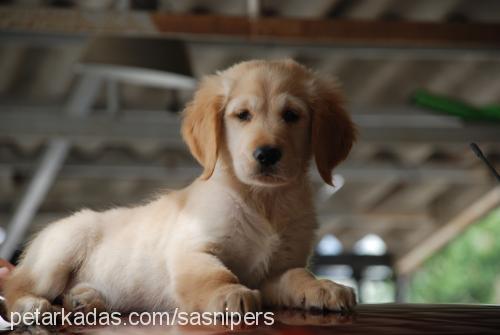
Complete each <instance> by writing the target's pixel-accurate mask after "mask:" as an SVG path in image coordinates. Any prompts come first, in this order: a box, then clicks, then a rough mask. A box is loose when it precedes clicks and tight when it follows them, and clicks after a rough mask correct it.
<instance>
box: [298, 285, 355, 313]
mask: <svg viewBox="0 0 500 335" xmlns="http://www.w3.org/2000/svg"><path fill="white" fill-rule="evenodd" d="M297 299H300V301H296V302H295V303H296V306H295V307H300V308H305V309H311V310H329V311H343V310H350V309H352V308H353V307H354V306H355V305H356V295H355V294H354V290H353V289H352V288H351V287H348V286H344V285H340V284H337V283H335V282H333V281H331V280H327V279H320V280H315V281H314V282H313V283H312V284H309V285H308V286H306V287H304V292H303V294H302V296H298V297H297Z"/></svg>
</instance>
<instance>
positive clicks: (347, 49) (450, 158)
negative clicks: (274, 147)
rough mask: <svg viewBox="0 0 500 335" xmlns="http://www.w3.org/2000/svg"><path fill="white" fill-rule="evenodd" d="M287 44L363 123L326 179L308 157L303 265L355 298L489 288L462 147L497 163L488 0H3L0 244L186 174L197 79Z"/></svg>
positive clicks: (495, 62) (488, 185)
mask: <svg viewBox="0 0 500 335" xmlns="http://www.w3.org/2000/svg"><path fill="white" fill-rule="evenodd" d="M285 57H291V58H293V59H295V60H297V61H299V62H301V63H303V64H305V65H307V66H309V67H311V68H313V69H315V70H317V71H318V72H319V73H322V74H324V75H332V76H336V77H337V78H338V79H339V81H340V82H341V83H342V86H343V88H344V90H345V93H346V96H347V98H348V107H349V110H350V111H351V113H352V116H353V118H354V120H355V122H356V123H357V124H358V126H359V129H360V139H359V141H358V143H357V144H356V146H355V148H354V150H353V152H352V154H351V156H350V157H349V159H348V160H347V161H346V162H345V163H344V164H342V165H341V166H340V167H339V168H338V169H337V170H336V171H335V176H334V182H335V187H329V186H327V185H324V184H323V183H321V181H320V179H319V178H318V177H317V176H316V175H315V172H314V171H311V174H312V176H313V180H314V187H315V191H316V202H317V208H318V217H319V221H320V223H321V227H320V230H319V234H318V244H317V247H316V250H315V255H314V257H313V258H312V260H311V269H312V270H313V271H314V272H315V273H317V274H318V275H319V276H322V277H327V278H332V279H335V280H339V281H342V282H345V283H348V284H350V285H353V286H354V287H355V288H356V290H357V291H358V295H359V298H360V300H361V301H362V302H391V301H400V302H405V301H406V302H429V303H431V302H472V303H500V241H499V236H500V190H499V187H498V182H497V181H496V179H495V177H494V175H493V174H492V172H491V171H489V170H488V168H487V166H486V165H485V164H484V163H483V162H482V161H481V160H480V159H479V158H478V157H476V155H475V154H474V153H473V151H472V150H471V149H470V148H469V143H470V142H476V143H478V144H479V146H480V147H481V149H482V150H483V152H484V154H485V155H486V156H487V157H488V158H489V160H490V162H491V164H492V165H493V166H495V167H496V168H497V169H498V168H500V122H499V120H500V1H496V0H489V1H487V0H441V1H434V0H412V1H409V0H408V1H396V0H350V1H349V0H309V1H299V0H291V1H264V0H261V1H259V0H221V1H194V0H189V1H173V0H171V1H168V0H102V1H97V0H92V1H90V0H89V1H84V0H0V226H1V229H0V242H1V244H0V256H1V257H3V258H7V259H11V260H13V261H15V259H16V257H17V255H19V252H20V250H22V245H23V243H24V242H25V241H26V239H27V238H29V236H30V235H31V234H32V233H34V232H36V231H37V230H39V229H40V228H41V227H43V226H44V225H45V224H47V223H49V222H51V221H53V220H56V219H58V218H61V217H63V216H66V215H69V214H70V213H72V212H73V211H76V210H78V209H80V208H82V207H89V208H92V209H96V210H103V209H106V208H109V207H112V206H119V205H130V204H133V203H134V202H139V201H142V200H143V199H145V198H148V197H150V196H152V195H154V194H157V193H158V192H160V191H162V190H165V189H169V188H179V187H183V186H185V185H187V184H188V183H189V182H190V181H191V180H193V179H194V178H195V177H196V176H197V175H198V174H199V173H200V171H201V169H200V167H199V166H198V165H197V164H196V162H195V161H194V159H193V158H192V157H191V156H190V154H189V153H188V151H187V148H186V146H185V145H184V144H183V143H182V140H181V138H180V135H179V112H180V111H181V110H182V108H183V106H184V104H185V103H186V102H187V101H188V100H189V99H190V97H191V96H192V94H193V92H194V89H195V87H196V81H197V79H199V78H200V77H202V76H203V75H205V74H210V73H213V72H215V71H217V70H220V69H224V68H226V67H228V66H230V65H232V64H233V63H235V62H239V61H242V60H248V59H255V58H262V59H277V58H285ZM138 233H139V234H140V228H138ZM68 238H70V237H68Z"/></svg>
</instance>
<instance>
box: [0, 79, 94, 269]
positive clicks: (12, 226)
mask: <svg viewBox="0 0 500 335" xmlns="http://www.w3.org/2000/svg"><path fill="white" fill-rule="evenodd" d="M100 84H101V79H100V78H98V77H95V76H89V75H85V74H84V75H83V77H82V78H81V79H80V81H79V83H78V86H77V87H76V89H75V90H74V91H73V94H72V96H71V97H70V99H69V100H68V103H67V105H66V107H65V109H66V113H68V114H69V115H72V116H74V117H83V116H85V115H86V114H88V112H89V111H90V107H91V106H92V103H93V102H94V100H95V97H96V95H97V93H98V91H99V88H100V86H101V85H100ZM70 145H71V144H70V142H69V141H68V140H66V139H61V138H58V139H52V140H50V142H49V144H48V146H47V149H46V150H45V152H44V153H43V155H42V159H41V161H40V164H39V166H38V167H37V169H36V172H35V173H34V175H33V177H32V179H31V181H30V183H29V185H28V187H27V189H26V190H25V192H24V195H23V197H22V199H21V202H20V203H19V205H18V206H17V208H16V211H15V212H14V215H13V217H12V220H11V221H10V223H9V225H8V229H7V239H6V240H5V243H4V244H3V245H2V247H1V249H0V257H1V258H5V259H11V257H12V256H13V255H14V252H15V251H16V248H17V246H18V245H19V243H21V242H22V241H23V239H24V236H25V234H26V232H27V230H28V228H29V226H30V224H31V222H32V220H33V217H34V216H35V214H36V212H37V211H38V208H39V207H40V205H41V203H42V201H43V199H44V198H45V196H46V195H47V193H48V191H49V189H50V187H51V186H52V184H53V183H54V180H55V178H56V177H57V174H58V173H59V170H60V169H61V167H62V165H63V164H64V160H65V159H66V156H67V154H68V151H69V148H70Z"/></svg>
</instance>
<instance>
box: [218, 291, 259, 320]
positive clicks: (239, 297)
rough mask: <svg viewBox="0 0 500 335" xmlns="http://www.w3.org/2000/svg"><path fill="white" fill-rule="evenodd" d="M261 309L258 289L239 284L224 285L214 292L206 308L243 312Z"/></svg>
mask: <svg viewBox="0 0 500 335" xmlns="http://www.w3.org/2000/svg"><path fill="white" fill-rule="evenodd" d="M260 309H261V298H260V292H259V291H258V290H251V289H249V288H248V287H245V286H243V285H240V284H229V285H224V286H222V287H220V288H219V289H217V290H216V291H215V292H214V295H213V296H212V298H211V299H210V302H209V305H208V310H209V311H211V312H236V313H240V314H244V313H247V312H256V311H259V310H260Z"/></svg>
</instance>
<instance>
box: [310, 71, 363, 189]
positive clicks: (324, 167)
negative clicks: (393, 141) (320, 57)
mask: <svg viewBox="0 0 500 335" xmlns="http://www.w3.org/2000/svg"><path fill="white" fill-rule="evenodd" d="M312 86H313V92H312V95H313V98H312V124H311V127H312V129H311V136H312V140H311V144H312V152H313V154H314V159H315V161H316V167H317V168H318V172H319V174H320V175H321V178H323V180H324V181H325V182H326V183H327V184H329V185H333V184H332V170H333V168H334V167H335V166H337V164H339V163H340V162H342V161H343V160H344V159H346V158H347V155H348V154H349V152H350V151H351V147H352V145H353V143H354V141H355V139H356V128H355V126H354V124H353V123H352V120H351V118H350V116H349V114H348V113H347V111H346V110H345V109H344V100H343V97H342V95H341V93H340V89H339V88H338V85H337V83H336V82H335V81H333V80H331V81H329V80H325V79H321V78H315V79H314V80H313V85H312Z"/></svg>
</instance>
